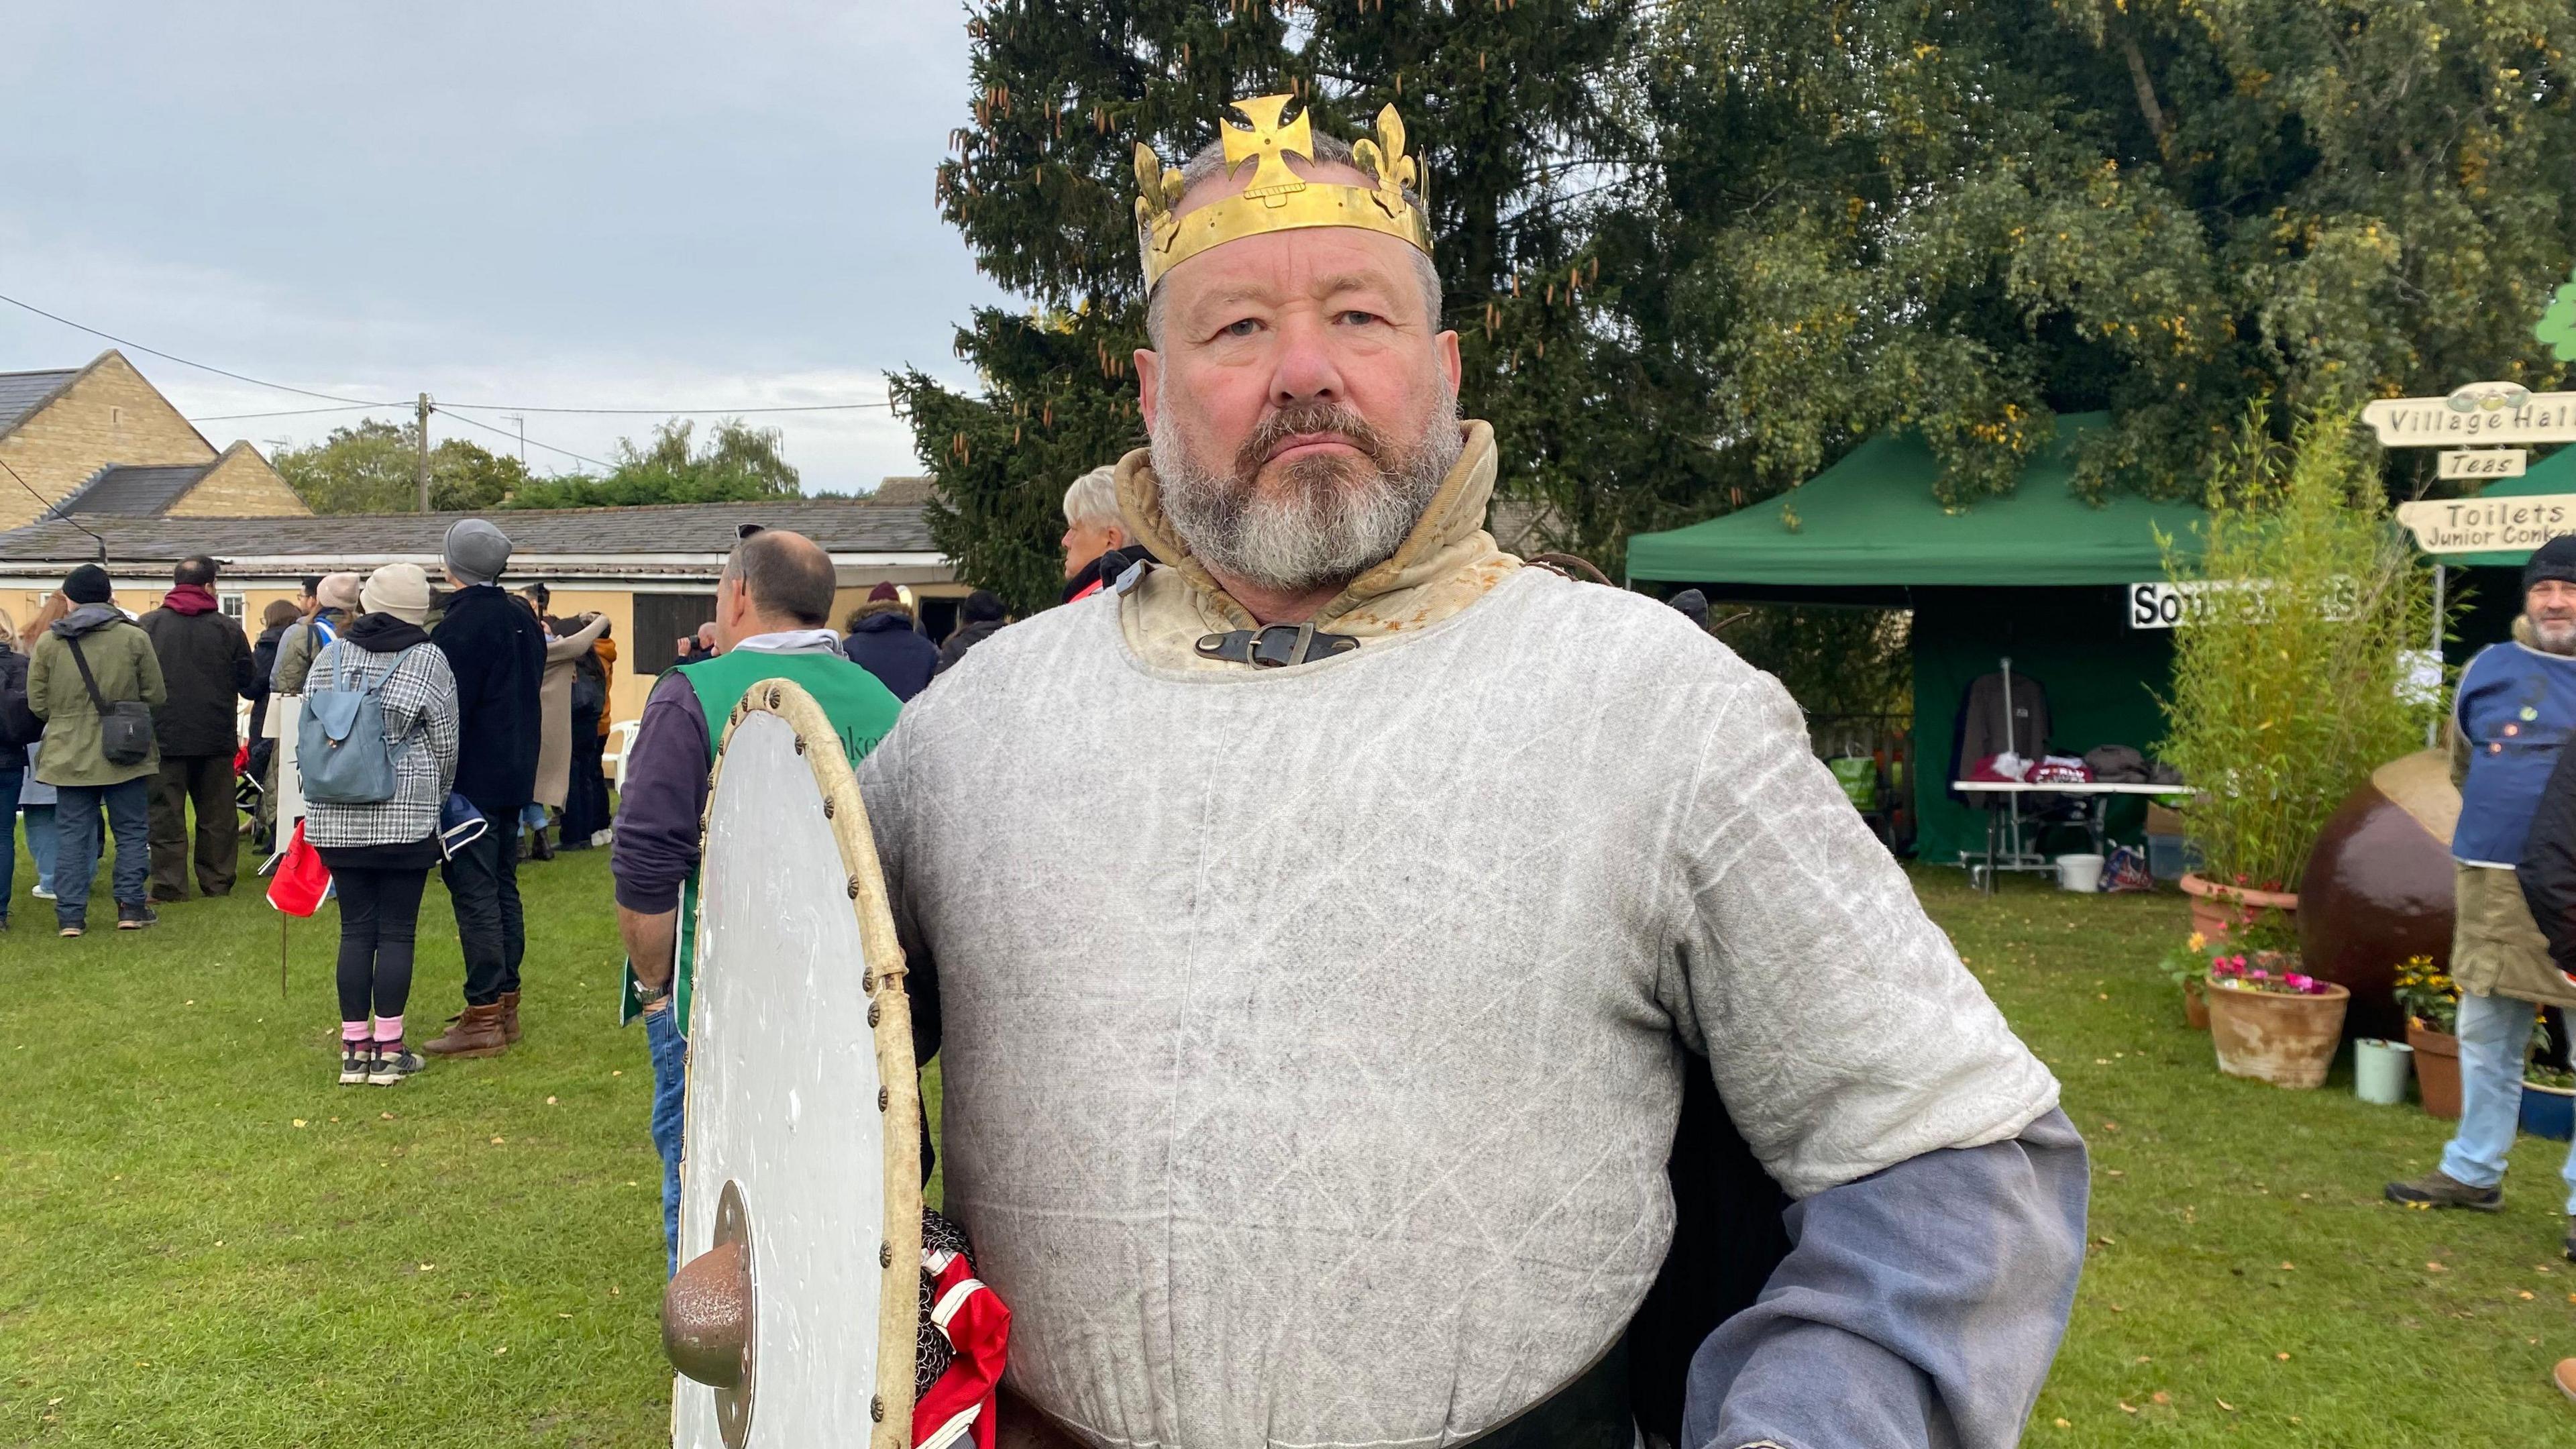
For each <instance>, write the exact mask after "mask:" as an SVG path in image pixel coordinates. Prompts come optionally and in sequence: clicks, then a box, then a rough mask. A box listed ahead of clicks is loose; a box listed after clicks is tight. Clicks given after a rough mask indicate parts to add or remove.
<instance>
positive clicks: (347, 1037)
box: [340, 1021, 367, 1042]
mask: <svg viewBox="0 0 2576 1449" xmlns="http://www.w3.org/2000/svg"><path fill="white" fill-rule="evenodd" d="M366 1039H367V1024H366V1023H365V1022H363V1021H344V1022H342V1023H340V1040H342V1041H344V1042H351V1041H360V1042H362V1041H365V1040H366Z"/></svg>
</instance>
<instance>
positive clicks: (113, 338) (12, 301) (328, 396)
mask: <svg viewBox="0 0 2576 1449" xmlns="http://www.w3.org/2000/svg"><path fill="white" fill-rule="evenodd" d="M0 302H6V303H8V304H9V305H10V306H12V307H16V308H18V309H20V310H22V311H27V312H33V313H35V314H36V315H37V316H39V317H42V318H44V319H45V320H46V321H48V322H60V323H61V324H63V325H64V326H66V327H69V328H71V329H73V330H74V331H77V332H86V333H88V334H89V335H90V336H92V337H104V338H106V339H107V340H108V341H110V342H113V343H115V344H116V345H117V346H119V347H131V348H133V349H134V350H135V351H137V352H149V353H151V354H152V355H153V356H155V357H158V358H162V359H164V360H167V361H170V362H175V363H177V364H179V365H180V366H181V367H193V368H195V369H197V370H198V371H200V372H211V373H213V374H214V375H216V376H217V377H229V378H231V379H232V380H233V381H235V382H246V383H249V384H250V385H251V386H253V387H266V388H275V389H276V390H277V391H279V392H291V393H297V394H300V395H302V396H304V397H318V398H320V399H322V400H323V401H324V402H335V403H347V404H349V405H350V406H352V407H362V408H379V407H400V406H401V404H400V403H371V402H361V401H360V400H358V399H357V398H353V397H341V396H340V395H338V394H337V393H328V392H315V391H314V390H312V389H311V388H309V387H289V386H287V385H286V384H285V383H282V382H269V381H267V380H265V379H263V378H256V377H251V376H248V375H247V374H244V373H238V372H233V371H230V370H229V369H226V368H221V367H216V366H214V365H212V364H210V363H204V362H197V361H193V360H191V359H189V358H185V357H181V356H180V355H179V354H177V353H175V352H164V351H162V350H161V349H160V348H158V347H146V346H144V345H143V344H142V343H140V342H135V341H132V340H130V339H127V338H123V337H119V336H117V335H116V334H115V333H113V332H101V331H99V330H98V329H97V328H95V327H89V326H84V325H83V324H81V323H78V322H75V321H73V320H72V319H70V318H69V317H57V316H55V315H54V314H53V313H51V312H48V311H46V310H45V309H44V308H42V307H38V306H35V305H33V304H31V303H27V302H21V301H19V300H18V299H17V298H15V297H11V296H6V295H0Z"/></svg>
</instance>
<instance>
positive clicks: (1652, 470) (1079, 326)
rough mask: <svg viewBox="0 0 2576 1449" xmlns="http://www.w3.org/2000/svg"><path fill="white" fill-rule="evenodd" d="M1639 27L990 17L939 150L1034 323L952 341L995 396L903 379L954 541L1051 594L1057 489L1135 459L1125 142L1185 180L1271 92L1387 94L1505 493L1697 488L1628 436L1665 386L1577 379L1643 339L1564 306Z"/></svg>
mask: <svg viewBox="0 0 2576 1449" xmlns="http://www.w3.org/2000/svg"><path fill="white" fill-rule="evenodd" d="M1640 9H1641V7H1640V6H1639V4H1638V3H1637V0H1582V3H1576V0H1502V3H1485V0H1478V3H1459V4H1454V5H1416V4H1407V5H1400V6H1388V5H1386V4H1384V3H1383V0H1354V3H1343V4H1315V3H1309V4H1297V5H1289V4H1273V3H1270V0H991V3H986V4H982V5H979V6H978V7H976V9H975V10H974V11H973V12H972V13H971V16H970V18H969V20H968V22H967V32H968V35H969V38H970V41H971V43H972V48H973V61H972V69H973V82H974V87H975V97H974V100H973V108H972V109H973V117H972V123H971V124H970V125H968V126H964V127H961V128H960V129H958V130H957V131H956V132H954V133H952V136H951V140H952V143H953V149H954V153H955V154H953V155H952V156H951V157H950V158H949V159H948V160H947V161H945V162H943V163H942V164H941V166H940V168H939V173H938V177H937V182H936V194H937V196H938V200H939V205H940V208H941V210H942V212H943V214H944V215H945V216H946V217H947V218H948V220H949V221H950V222H951V223H952V224H954V225H955V226H956V227H957V228H958V229H959V230H960V231H961V232H962V233H963V234H964V235H965V237H966V240H967V242H968V244H969V245H970V246H972V247H973V248H974V249H975V254H976V257H977V261H978V264H979V265H980V266H981V267H982V268H983V270H984V271H985V272H986V273H987V274H989V275H991V276H992V277H994V278H995V279H996V280H998V281H999V282H1001V283H1002V284H1003V285H1004V286H1006V287H1009V288H1012V289H1013V290H1015V291H1017V292H1019V293H1021V294H1022V295H1024V296H1026V297H1028V298H1029V299H1031V301H1032V302H1034V303H1035V305H1034V306H1033V307H1031V308H1030V309H1028V310H1026V311H1019V312H1014V311H1009V310H1005V309H1000V308H991V309H985V310H981V311H979V312H977V313H976V314H975V316H974V317H973V319H972V320H971V321H970V322H969V323H968V324H967V325H966V326H965V327H963V328H961V329H960V330H959V332H958V334H957V351H958V353H959V355H960V356H962V357H965V358H967V359H969V360H970V361H972V362H973V363H974V364H975V366H976V370H977V372H978V374H979V376H980V378H981V380H982V382H983V389H982V392H981V394H980V395H978V396H967V395H962V394H958V393H953V392H950V391H948V390H946V389H944V388H942V387H940V386H939V385H938V384H937V383H935V382H934V381H932V380H931V379H930V378H929V377H928V376H927V375H926V374H924V373H922V372H919V371H917V370H916V371H911V372H907V373H904V374H902V375H900V376H898V377H897V378H895V379H894V391H895V395H896V397H897V398H898V400H899V401H900V403H901V404H902V406H903V407H904V409H905V413H906V416H907V417H908V418H909V420H910V421H911V424H912V427H913V431H914V436H915V438H916V440H917V442H918V444H919V446H920V449H921V453H922V456H923V457H924V458H926V459H929V460H930V461H931V463H932V464H933V466H934V467H935V468H936V469H937V470H938V473H939V478H940V495H939V501H938V502H936V503H934V504H933V505H932V509H931V531H932V533H933V535H934V536H935V537H936V538H937V539H938V540H939V543H940V546H941V547H942V548H943V549H945V550H946V551H947V552H948V553H949V554H950V555H951V556H952V557H954V558H956V559H957V560H958V562H959V564H960V566H961V568H962V570H963V571H964V573H965V574H966V575H967V576H968V577H970V578H973V579H975V580H976V581H977V582H979V583H982V584H984V585H986V586H987V587H990V588H993V589H994V590H995V591H996V592H999V593H1001V594H1002V595H1003V596H1004V597H1005V598H1006V599H1008V600H1009V601H1010V602H1011V603H1012V604H1013V606H1014V607H1015V608H1018V609H1020V610H1023V611H1025V610H1030V609H1035V608H1041V607H1044V606H1045V605H1046V604H1049V603H1052V602H1053V601H1054V599H1055V597H1056V592H1057V587H1058V583H1059V581H1060V580H1061V578H1062V569H1061V562H1062V561H1061V559H1060V558H1058V557H1057V555H1056V550H1055V540H1056V537H1057V535H1058V534H1059V533H1060V532H1061V531H1062V527H1063V524H1062V518H1061V515H1060V513H1059V512H1058V505H1059V503H1060V501H1061V499H1062V496H1063V490H1064V487H1065V485H1066V484H1068V483H1070V482H1071V481H1072V479H1073V477H1074V475H1076V474H1077V473H1080V472H1082V471H1083V470H1085V469H1087V468H1091V467H1095V466H1097V465H1099V464H1101V463H1105V462H1110V461H1113V460H1115V459H1116V458H1117V457H1118V456H1119V455H1121V454H1122V453H1124V452H1126V451H1127V450H1128V449H1130V448H1133V447H1135V446H1137V445H1139V444H1141V443H1142V442H1143V441H1144V436H1143V429H1142V424H1141V423H1140V421H1139V419H1138V417H1137V411H1136V401H1135V399H1136V391H1135V379H1134V376H1133V372H1134V369H1133V366H1132V363H1131V362H1130V354H1132V353H1133V352H1134V350H1135V349H1136V348H1137V347H1139V346H1141V345H1143V342H1144V306H1143V303H1144V298H1143V288H1142V278H1141V276H1140V274H1139V270H1138V259H1137V255H1136V242H1135V216H1134V211H1133V209H1132V208H1133V198H1134V193H1135V185H1136V183H1135V165H1134V149H1135V146H1136V143H1137V142H1139V141H1144V142H1147V143H1149V144H1151V145H1152V146H1153V147H1154V148H1155V150H1156V152H1157V153H1159V154H1160V155H1161V156H1162V157H1163V158H1164V161H1165V162H1166V164H1170V165H1178V164H1180V162H1181V161H1182V160H1183V159H1184V158H1186V157H1187V156H1188V155H1189V154H1190V153H1192V152H1194V151H1196V150H1197V149H1198V148H1199V147H1201V146H1203V145H1205V144H1206V143H1208V142H1209V141H1212V140H1214V139H1215V138H1216V134H1217V132H1216V123H1217V115H1218V111H1219V109H1220V108H1221V107H1222V106H1223V104H1224V103H1225V102H1227V101H1229V100H1232V99H1234V98H1236V97H1239V96H1245V95H1255V94H1265V93H1271V94H1275V93H1279V92H1288V93H1291V94H1294V95H1296V96H1298V97H1300V98H1301V99H1302V100H1303V101H1304V102H1305V104H1306V105H1307V107H1308V109H1309V111H1310V113H1311V115H1312V116H1313V119H1314V121H1315V123H1316V124H1317V125H1318V126H1320V127H1323V128H1324V129H1327V130H1329V131H1331V132H1332V133H1333V134H1335V135H1338V136H1343V137H1353V136H1359V135H1364V134H1366V133H1367V130H1368V126H1369V123H1370V120H1371V118H1373V117H1374V116H1375V114H1376V112H1377V110H1378V108H1379V107H1380V106H1382V105H1385V104H1387V103H1389V102H1393V103H1395V104H1396V105H1397V107H1398V109H1399V110H1400V112H1401V113H1402V114H1403V116H1404V118H1405V124H1406V128H1407V131H1408V133H1409V140H1410V142H1411V145H1412V147H1413V149H1414V150H1415V151H1416V152H1417V154H1419V155H1421V156H1422V157H1423V159H1424V160H1425V161H1426V162H1427V163H1428V166H1429V170H1430V183H1431V184H1430V204H1431V207H1432V211H1433V233H1434V236H1435V239H1436V243H1437V247H1436V249H1437V252H1438V256H1437V261H1438V264H1439V266H1440V270H1441V276H1442V279H1443V281H1444V283H1445V284H1446V286H1447V289H1448V297H1447V312H1448V319H1447V320H1448V322H1449V324H1450V325H1452V326H1455V327H1457V328H1459V329H1460V332H1461V336H1462V341H1463V342H1464V344H1465V345H1464V348H1463V351H1464V353H1465V360H1466V379H1465V382H1464V384H1463V385H1462V388H1461V402H1462V405H1463V407H1464V409H1465V411H1466V412H1467V413H1468V414H1469V415H1470V416H1475V417H1483V418H1486V419H1488V420H1490V421H1492V422H1493V423H1494V424H1495V427H1496V428H1497V430H1498V432H1499V433H1500V435H1501V454H1502V464H1503V469H1504V473H1505V478H1506V483H1507V485H1508V486H1512V487H1515V488H1520V489H1523V490H1538V489H1540V488H1541V486H1542V480H1544V482H1545V491H1546V494H1547V496H1550V497H1557V496H1563V497H1566V498H1569V499H1571V498H1575V497H1576V496H1577V495H1578V490H1577V489H1576V488H1575V487H1574V480H1575V479H1577V478H1578V477H1581V476H1585V475H1589V474H1592V473H1595V472H1598V471H1601V470H1604V469H1608V468H1612V467H1614V466H1615V467H1625V468H1628V469H1630V470H1632V471H1633V472H1634V473H1635V474H1636V475H1637V476H1638V477H1639V478H1640V479H1643V480H1649V481H1648V483H1647V486H1651V487H1666V488H1671V489H1674V490H1675V491H1686V490H1685V489H1683V488H1682V486H1681V485H1682V484H1683V483H1684V482H1687V481H1688V480H1691V479H1693V478H1694V477H1695V474H1696V471H1697V467H1698V465H1697V462H1696V460H1694V459H1692V458H1690V457H1687V456H1685V455H1683V454H1681V453H1679V452H1677V451H1675V450H1669V449H1664V448H1661V447H1658V446H1656V445H1655V444H1654V443H1653V442H1652V440H1651V438H1650V437H1645V436H1641V431H1642V430H1641V423H1643V425H1644V427H1646V428H1651V427H1652V426H1653V421H1652V420H1653V416H1654V412H1655V409H1657V408H1658V407H1659V406H1662V405H1663V398H1664V393H1663V392H1662V391H1660V390H1659V389H1656V388H1654V387H1651V386H1644V385H1640V380H1639V379H1637V378H1634V377H1631V376H1628V375H1625V374H1622V373H1619V372H1616V371H1613V370H1611V369H1608V368H1605V367H1602V366H1596V365H1593V364H1592V362H1591V361H1590V360H1589V359H1590V356H1591V354H1592V353H1594V352H1595V351H1599V350H1611V351H1614V352H1620V353H1624V352H1626V351H1631V350H1641V349H1640V348H1639V344H1637V343H1636V342H1634V341H1633V340H1632V339H1627V338H1614V337H1611V336H1609V335H1608V333H1607V331H1606V329H1603V330H1600V331H1599V332H1598V333H1597V334H1596V332H1595V331H1593V330H1588V329H1587V328H1586V327H1584V326H1583V325H1582V321H1583V313H1582V308H1581V306H1580V304H1578V303H1577V301H1576V297H1577V293H1578V291H1579V289H1581V288H1587V287H1591V286H1593V285H1595V284H1596V281H1595V279H1596V278H1597V277H1599V276H1600V275H1601V273H1600V272H1599V270H1598V268H1597V266H1596V263H1595V260H1594V259H1593V258H1592V256H1591V255H1590V254H1588V253H1587V251H1586V245H1587V242H1588V240H1589V233H1588V232H1587V230H1586V228H1585V226H1584V222H1583V218H1584V216H1585V214H1586V207H1585V194H1586V191H1587V189H1588V188H1590V187H1592V186H1594V185H1596V184H1599V182H1598V177H1597V173H1599V172H1600V171H1601V169H1602V167H1603V166H1604V165H1605V164H1606V163H1607V162H1608V161H1610V160H1612V159H1615V158H1617V157H1620V156H1622V155H1624V154H1625V152H1626V149H1627V148H1629V147H1631V146H1632V145H1633V144H1634V137H1633V135H1632V134H1631V133H1630V131H1629V130H1628V129H1627V127H1626V126H1625V124H1624V123H1623V122H1622V121H1621V119H1620V118H1619V117H1618V115H1616V114H1615V113H1614V109H1613V107H1612V105H1611V104H1610V100H1611V98H1610V97H1609V96H1608V94H1607V93H1606V92H1605V90H1604V89H1603V87H1602V86H1601V85H1600V84H1599V78H1600V77H1601V76H1603V75H1604V74H1605V73H1607V72H1608V71H1610V70H1611V69H1612V68H1613V67H1614V65H1615V63H1616V62H1617V60H1618V57H1619V56H1620V55H1621V54H1622V52H1623V48H1624V47H1625V46H1626V45H1627V44H1628V43H1629V42H1630V40H1631V39H1632V37H1633V36H1634V35H1635V33H1636V31H1637V28H1638V24H1639V22H1638V20H1637V16H1638V14H1639V12H1640ZM1654 345H1657V344H1656V343H1655V342H1653V341H1652V340H1650V341H1649V342H1648V343H1647V344H1645V346H1646V347H1647V348H1651V347H1652V346H1654ZM1645 370H1646V369H1645V368H1644V367H1642V366H1641V367H1640V368H1638V369H1635V371H1637V372H1640V373H1642V372H1643V371H1645ZM1704 391H1705V390H1704V389H1703V388H1700V387H1699V386H1698V384H1697V383H1696V381H1695V380H1692V379H1684V380H1683V381H1682V383H1681V385H1680V386H1679V387H1678V389H1677V393H1678V394H1679V395H1680V396H1681V397H1683V398H1684V399H1685V400H1687V398H1688V397H1689V396H1690V395H1691V394H1693V393H1696V392H1704ZM1604 409H1610V410H1613V414H1612V415H1609V416H1605V415H1604V412H1603V410H1604ZM1587 411H1589V414H1590V415H1589V416H1587V415H1586V414H1587Z"/></svg>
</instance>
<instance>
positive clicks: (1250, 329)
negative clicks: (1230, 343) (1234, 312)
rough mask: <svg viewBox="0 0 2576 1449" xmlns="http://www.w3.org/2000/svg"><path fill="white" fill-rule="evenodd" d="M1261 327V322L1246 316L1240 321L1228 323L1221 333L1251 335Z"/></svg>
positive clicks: (1229, 335)
mask: <svg viewBox="0 0 2576 1449" xmlns="http://www.w3.org/2000/svg"><path fill="white" fill-rule="evenodd" d="M1260 328H1261V323H1260V322H1259V321H1258V320H1256V319H1254V318H1251V317H1246V318H1244V319H1242V320H1241V321H1239V322H1229V323H1227V324H1226V325H1225V329H1224V331H1223V333H1222V334H1221V335H1223V336H1226V337H1249V336H1251V335H1252V334H1253V333H1254V332H1256V331H1259V330H1260Z"/></svg>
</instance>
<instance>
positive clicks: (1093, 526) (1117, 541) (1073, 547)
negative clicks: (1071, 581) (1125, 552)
mask: <svg viewBox="0 0 2576 1449" xmlns="http://www.w3.org/2000/svg"><path fill="white" fill-rule="evenodd" d="M1126 542H1127V531H1126V530H1125V529H1123V528H1120V527H1119V526H1118V525H1117V524H1114V523H1068V524H1066V525H1065V526H1064V539H1063V543H1064V576H1065V577H1066V578H1072V577H1073V576H1074V575H1075V574H1078V573H1080V572H1082V566H1083V565H1085V564H1087V563H1089V562H1091V561H1092V560H1093V559H1096V558H1098V557H1100V556H1101V555H1102V554H1104V553H1107V552H1108V551H1109V550H1111V549H1113V548H1119V547H1122V546H1124V545H1125V544H1126Z"/></svg>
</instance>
